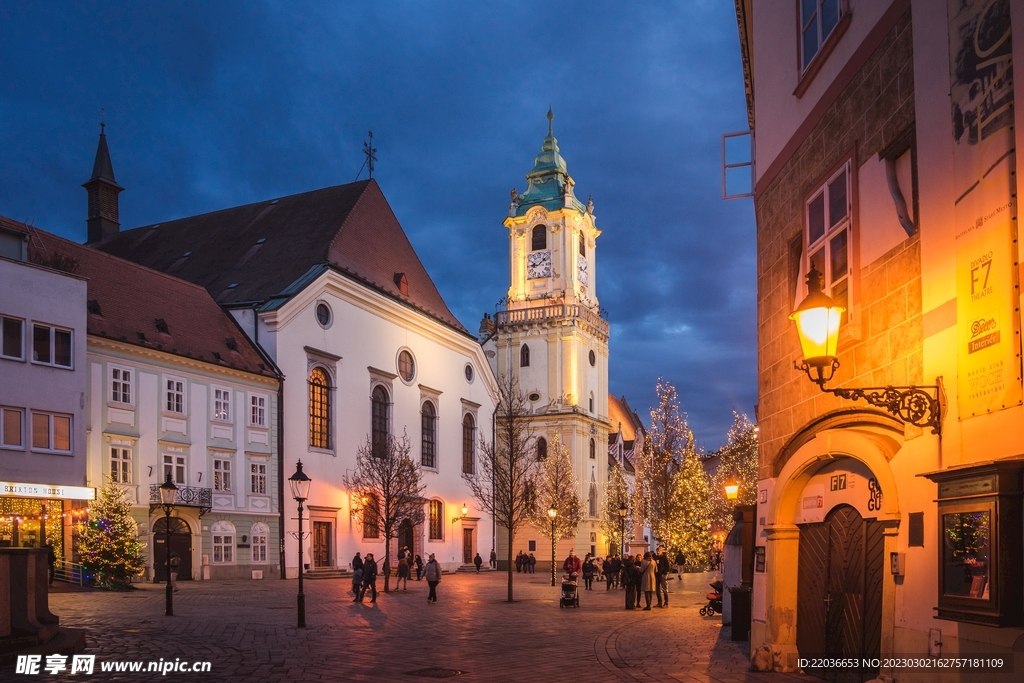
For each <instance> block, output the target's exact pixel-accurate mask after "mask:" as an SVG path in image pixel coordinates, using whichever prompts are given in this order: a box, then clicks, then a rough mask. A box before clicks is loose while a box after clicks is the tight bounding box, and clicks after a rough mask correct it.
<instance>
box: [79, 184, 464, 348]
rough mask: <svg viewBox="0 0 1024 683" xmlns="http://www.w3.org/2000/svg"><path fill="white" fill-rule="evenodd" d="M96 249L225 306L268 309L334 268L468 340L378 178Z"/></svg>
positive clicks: (196, 219) (148, 231) (157, 229)
mask: <svg viewBox="0 0 1024 683" xmlns="http://www.w3.org/2000/svg"><path fill="white" fill-rule="evenodd" d="M94 246H95V247H96V248H97V249H100V250H102V251H105V252H108V253H110V254H114V255H116V256H120V257H122V258H126V259H128V260H131V261H135V262H137V263H141V264H143V265H145V266H148V267H150V268H153V269H155V270H160V271H163V272H166V273H168V274H170V275H173V276H175V277H179V278H182V279H185V280H188V281H189V282H194V283H195V284H197V285H200V286H202V287H205V288H206V289H207V291H209V292H210V294H211V295H212V296H213V297H214V299H216V300H217V302H218V303H220V304H221V305H223V306H228V307H231V306H232V305H245V304H254V303H265V302H267V301H268V300H270V299H272V298H274V297H277V296H279V295H282V293H284V292H286V290H288V289H289V286H290V285H292V284H293V283H295V281H296V280H298V279H299V278H301V277H303V275H305V274H306V273H308V272H309V270H310V268H312V267H314V266H317V265H329V266H331V267H333V268H334V269H335V270H337V271H339V272H341V273H343V274H345V275H348V276H351V277H352V278H353V279H355V280H357V281H359V282H362V283H363V284H366V285H368V286H370V287H372V288H373V289H376V290H377V291H380V292H382V293H384V294H385V295H387V296H389V297H391V298H393V299H397V300H400V301H402V302H404V303H406V304H407V305H410V306H412V307H414V308H417V309H419V310H421V311H424V312H425V313H427V314H428V315H430V316H432V317H434V318H436V319H438V320H440V321H442V322H443V323H445V324H447V325H449V326H451V327H454V328H455V329H457V330H459V331H460V332H463V333H465V334H468V332H466V329H465V328H464V327H463V326H462V325H461V324H460V323H459V321H458V320H457V319H456V318H455V316H454V315H452V313H451V311H449V310H448V306H447V305H446V304H445V302H444V300H443V299H442V298H441V294H440V293H439V292H438V291H437V288H436V287H435V286H434V282H433V281H432V280H431V279H430V275H428V274H427V271H426V269H425V268H424V267H423V264H422V263H421V262H420V259H419V257H418V256H417V255H416V252H415V250H414V249H413V247H412V244H411V243H410V242H409V239H408V237H407V236H406V234H405V231H404V230H403V229H402V226H401V225H400V224H399V222H398V219H397V218H396V217H395V214H394V212H393V211H392V210H391V207H390V206H389V205H388V202H387V199H385V198H384V194H383V193H382V192H381V190H380V187H379V186H378V185H377V183H376V181H374V180H363V181H359V182H355V183H349V184H348V185H338V186H335V187H327V188H323V189H320V190H314V191H312V192H304V193H302V194H296V195H291V196H289V197H281V198H280V199H274V200H268V201H263V202H257V203H255V204H247V205H245V206H237V207H233V208H229V209H223V210H221V211H214V212H213V213H206V214H202V215H199V216H191V217H188V218H179V219H176V220H173V221H165V222H163V223H159V224H157V225H153V226H146V227H141V228H135V229H134V230H126V231H122V232H120V233H119V234H117V235H113V236H111V237H109V238H107V239H105V240H103V241H102V242H100V243H98V244H96V245H94ZM402 274H404V276H405V282H406V283H407V285H408V289H407V292H408V293H407V294H403V293H402V291H401V290H400V289H399V284H398V282H396V281H400V278H399V277H398V276H399V275H402ZM295 291H297V290H295V288H292V290H291V293H295Z"/></svg>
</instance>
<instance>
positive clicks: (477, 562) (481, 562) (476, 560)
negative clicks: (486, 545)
mask: <svg viewBox="0 0 1024 683" xmlns="http://www.w3.org/2000/svg"><path fill="white" fill-rule="evenodd" d="M473 564H475V565H476V573H477V574H479V573H480V567H482V566H484V558H482V557H480V553H477V554H476V557H474V558H473Z"/></svg>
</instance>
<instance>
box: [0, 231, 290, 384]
mask: <svg viewBox="0 0 1024 683" xmlns="http://www.w3.org/2000/svg"><path fill="white" fill-rule="evenodd" d="M0 220H3V221H4V222H6V221H7V219H0ZM25 227H26V228H28V226H25ZM28 230H29V232H30V240H29V259H30V260H33V261H37V262H40V261H41V262H51V261H53V258H52V257H53V255H54V254H60V255H61V256H62V257H63V258H61V259H58V260H59V261H60V262H61V263H63V264H65V266H69V265H70V266H73V268H74V273H75V274H76V275H80V276H82V277H85V278H87V279H88V283H87V292H88V295H87V297H88V307H89V315H88V322H87V331H88V333H89V334H90V335H94V336H97V337H106V338H108V339H113V340H116V341H120V342H125V343H128V344H133V345H136V346H142V347H145V348H150V349H156V350H159V351H164V352H167V353H171V354H174V355H177V356H183V357H186V358H191V359H193V360H199V361H203V362H206V363H210V364H212V365H217V366H220V367H226V368H233V369H235V370H240V371H243V372H250V373H254V374H259V375H264V376H267V377H275V376H276V373H275V371H274V370H273V368H272V367H271V365H270V363H269V362H268V361H267V360H266V359H265V358H264V357H263V356H262V355H261V354H260V352H259V351H258V350H257V349H256V347H255V346H254V345H253V344H252V343H251V342H250V341H249V338H248V337H247V336H246V335H245V332H243V331H242V329H241V328H240V327H238V325H237V324H236V323H235V320H234V318H232V317H231V315H230V314H229V313H227V312H225V311H224V310H223V309H222V308H221V307H220V306H218V305H217V302H215V301H214V300H213V299H212V298H211V297H210V295H209V293H207V291H206V290H205V289H203V288H202V287H198V286H196V285H194V284H192V283H189V282H185V281H184V280H179V279H178V278H175V277H171V276H169V275H166V274H164V273H160V272H157V271H155V270H150V269H149V268H145V267H143V266H140V265H138V264H136V263H131V262H130V261H125V260H123V259H119V258H117V257H115V256H111V255H110V254H104V253H103V252H100V251H96V250H94V249H90V248H89V247H86V246H83V245H81V244H77V243H75V242H71V241H69V240H66V239H64V238H62V237H58V236H56V235H53V234H51V233H48V232H45V231H43V230H39V229H37V228H28Z"/></svg>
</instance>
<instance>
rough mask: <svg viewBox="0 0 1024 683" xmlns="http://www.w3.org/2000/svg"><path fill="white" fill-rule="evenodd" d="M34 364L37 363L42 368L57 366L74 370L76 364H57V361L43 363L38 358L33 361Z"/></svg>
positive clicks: (56, 367) (59, 368)
mask: <svg viewBox="0 0 1024 683" xmlns="http://www.w3.org/2000/svg"><path fill="white" fill-rule="evenodd" d="M32 365H37V366H39V367H41V368H55V369H57V370H74V369H75V366H74V365H57V364H56V363H43V362H41V361H38V360H34V361H32Z"/></svg>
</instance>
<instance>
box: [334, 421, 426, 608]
mask: <svg viewBox="0 0 1024 683" xmlns="http://www.w3.org/2000/svg"><path fill="white" fill-rule="evenodd" d="M411 450H412V446H410V445H409V437H408V435H406V434H403V435H402V438H401V439H397V438H395V437H394V436H391V435H390V434H388V435H387V437H386V440H385V442H384V443H383V444H381V443H379V442H378V443H377V444H374V443H372V441H371V439H370V438H369V437H367V439H366V442H365V443H364V444H363V445H362V446H360V447H359V450H358V451H357V452H356V467H355V470H353V471H352V472H351V474H346V475H345V476H344V477H342V481H343V482H344V484H345V488H347V489H348V490H349V491H350V492H351V494H352V497H353V500H354V501H355V502H354V503H353V505H352V515H353V516H354V517H358V518H359V519H360V521H361V522H362V523H363V525H364V528H366V527H367V526H369V527H375V528H376V529H378V532H382V533H383V537H384V565H383V567H382V568H381V571H382V572H383V574H384V592H385V593H386V592H388V590H389V589H390V587H391V571H390V569H391V539H392V538H395V537H397V536H398V530H399V525H400V524H401V523H402V522H403V521H404V520H409V521H410V522H411V523H412V524H413V526H415V525H417V524H422V523H423V519H424V517H425V515H424V512H423V504H424V500H423V491H424V489H426V488H427V486H426V484H424V483H423V481H422V472H421V470H420V465H419V463H416V462H413V460H412V458H410V457H409V452H410V451H411Z"/></svg>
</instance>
